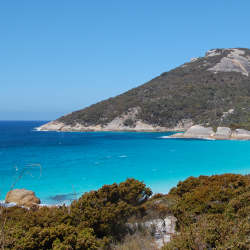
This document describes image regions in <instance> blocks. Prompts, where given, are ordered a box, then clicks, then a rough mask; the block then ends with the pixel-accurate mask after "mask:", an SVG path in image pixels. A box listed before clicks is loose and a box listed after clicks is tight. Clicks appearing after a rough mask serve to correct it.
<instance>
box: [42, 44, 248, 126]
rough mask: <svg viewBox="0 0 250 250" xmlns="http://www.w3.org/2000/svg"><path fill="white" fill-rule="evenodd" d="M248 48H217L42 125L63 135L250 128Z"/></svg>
mask: <svg viewBox="0 0 250 250" xmlns="http://www.w3.org/2000/svg"><path fill="white" fill-rule="evenodd" d="M249 73H250V50H249V49H244V48H238V49H213V50H210V51H208V52H207V53H206V54H205V57H200V58H192V59H191V62H190V63H185V64H183V65H182V66H180V67H178V68H175V69H173V70H171V71H169V72H164V73H162V74H161V75H160V76H158V77H156V78H154V79H153V80H151V81H149V82H147V83H145V84H143V85H141V86H139V87H137V88H134V89H131V90H129V91H127V92H125V93H124V94H121V95H119V96H116V97H114V98H109V99H108V100H105V101H102V102H100V103H97V104H94V105H91V106H90V107H87V108H85V109H82V110H79V111H75V112H72V113H70V114H68V115H65V116H62V117H60V118H59V119H57V120H55V121H53V122H51V123H48V124H45V125H43V126H42V127H41V128H40V129H41V130H62V131H72V130H73V131H186V130H187V129H189V128H190V127H191V126H192V125H194V124H201V125H205V126H208V125H209V126H212V127H218V126H228V127H230V128H234V129H236V128H243V129H250V119H249V117H250V77H249Z"/></svg>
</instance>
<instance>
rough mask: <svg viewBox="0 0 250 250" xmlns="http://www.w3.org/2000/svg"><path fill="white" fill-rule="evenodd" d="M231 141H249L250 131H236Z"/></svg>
mask: <svg viewBox="0 0 250 250" xmlns="http://www.w3.org/2000/svg"><path fill="white" fill-rule="evenodd" d="M231 139H235V140H250V131H248V130H245V129H236V130H235V131H234V132H233V133H232V135H231Z"/></svg>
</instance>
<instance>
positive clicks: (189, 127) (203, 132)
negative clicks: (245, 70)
mask: <svg viewBox="0 0 250 250" xmlns="http://www.w3.org/2000/svg"><path fill="white" fill-rule="evenodd" d="M37 129H38V130H39V131H62V132H101V131H124V132H125V131H134V132H171V131H176V132H177V131H178V132H185V133H175V134H173V135H171V136H170V138H204V139H214V140H250V131H248V130H245V129H235V130H234V131H233V130H231V129H230V128H229V127H218V128H217V130H216V131H214V130H213V128H212V127H204V126H202V125H193V122H192V121H191V120H183V121H181V122H180V123H178V124H177V126H176V127H174V128H167V127H160V126H153V125H150V124H144V123H142V122H141V121H137V122H136V126H135V127H134V128H132V127H128V126H124V125H123V124H122V122H121V121H118V119H115V120H113V121H112V122H111V123H109V124H108V125H106V126H104V127H102V126H100V125H96V126H83V125H81V124H78V123H77V124H75V125H74V126H70V125H66V124H64V123H62V122H57V121H52V122H49V123H47V124H44V125H42V126H40V127H39V128H37Z"/></svg>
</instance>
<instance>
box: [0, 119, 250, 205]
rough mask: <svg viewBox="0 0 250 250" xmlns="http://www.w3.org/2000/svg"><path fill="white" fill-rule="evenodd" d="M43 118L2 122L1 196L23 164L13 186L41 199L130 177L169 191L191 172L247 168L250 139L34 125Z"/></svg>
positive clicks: (62, 197) (57, 199) (67, 198)
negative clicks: (29, 167)
mask: <svg viewBox="0 0 250 250" xmlns="http://www.w3.org/2000/svg"><path fill="white" fill-rule="evenodd" d="M44 123H46V122H44V121H32V122H31V121H29V122H27V121H25V122H20V121H18V122H13V121H11V122H10V121H8V122H6V121H1V122H0V160H1V169H0V176H1V196H2V197H1V198H2V199H4V197H5V194H6V192H7V191H8V190H9V188H10V187H11V185H12V182H13V177H14V179H15V178H16V177H17V176H18V174H20V172H21V171H22V169H23V168H24V167H25V166H26V165H27V164H30V165H31V164H34V168H33V169H32V170H31V172H30V174H28V175H24V176H23V177H22V178H21V179H20V180H19V181H18V183H17V184H16V185H15V188H26V189H30V190H33V191H35V193H36V195H37V196H38V197H39V198H40V199H41V200H42V203H44V204H59V203H64V202H65V203H67V204H69V203H70V202H71V201H72V199H74V191H75V193H76V196H77V197H80V196H81V195H82V194H83V193H84V192H86V191H90V190H96V189H98V188H100V187H101V186H102V185H104V184H112V183H114V182H117V183H119V182H121V181H124V180H126V178H131V177H133V178H136V179H139V180H141V181H142V180H143V181H144V182H145V183H146V184H147V186H148V187H150V188H151V189H152V191H153V192H155V193H157V192H161V193H167V192H168V191H169V190H170V189H171V188H172V187H174V186H176V185H177V183H178V181H182V180H184V179H186V178H187V177H189V176H199V175H213V174H222V173H241V174H248V173H249V171H250V154H249V149H250V141H232V140H231V141H215V140H200V139H195V140H192V139H170V138H168V136H169V135H170V134H172V133H171V132H164V133H146V132H145V133H144V132H140V133H135V132H52V131H37V130H36V129H35V128H36V127H38V126H40V125H42V124H44ZM36 164H39V165H40V166H41V170H42V172H41V170H40V167H39V166H37V165H36ZM17 170H18V171H17ZM15 176H16V177H15Z"/></svg>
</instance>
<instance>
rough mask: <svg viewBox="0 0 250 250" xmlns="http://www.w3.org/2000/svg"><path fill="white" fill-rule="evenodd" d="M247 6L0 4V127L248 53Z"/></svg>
mask: <svg viewBox="0 0 250 250" xmlns="http://www.w3.org/2000/svg"><path fill="white" fill-rule="evenodd" d="M249 10H250V1H249V0H244V1H243V0H238V1H232V0H227V1H225V0H220V1H214V0H210V1H199V0H196V1H194V0H188V1H187V0H177V1H170V0H169V1H168V0H155V1H149V0H144V1H142V0H137V1H135V0H126V1H117V0H112V1H111V0H105V1H103V0H95V1H87V0H74V1H69V0H53V1H51V0H43V1H34V0H19V1H17V0H12V1H6V0H0V87H1V88H0V120H46V121H49V120H54V119H57V118H59V117H60V116H62V115H65V114H67V113H70V112H72V111H76V110H79V109H82V108H85V107H87V106H89V105H91V104H94V103H97V102H99V101H102V100H105V99H107V98H110V97H115V96H116V95H119V94H121V93H123V92H125V91H127V90H130V89H132V88H134V87H137V86H139V85H142V84H144V83H146V82H147V81H149V80H151V79H152V78H154V77H156V76H158V75H160V74H161V73H163V72H165V71H169V70H171V69H173V68H176V67H178V66H180V65H182V64H183V63H185V62H189V61H190V59H191V58H193V57H200V56H204V55H205V52H206V51H208V50H210V49H213V48H235V47H245V48H250V45H249V42H250V32H249V23H250V21H249Z"/></svg>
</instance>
